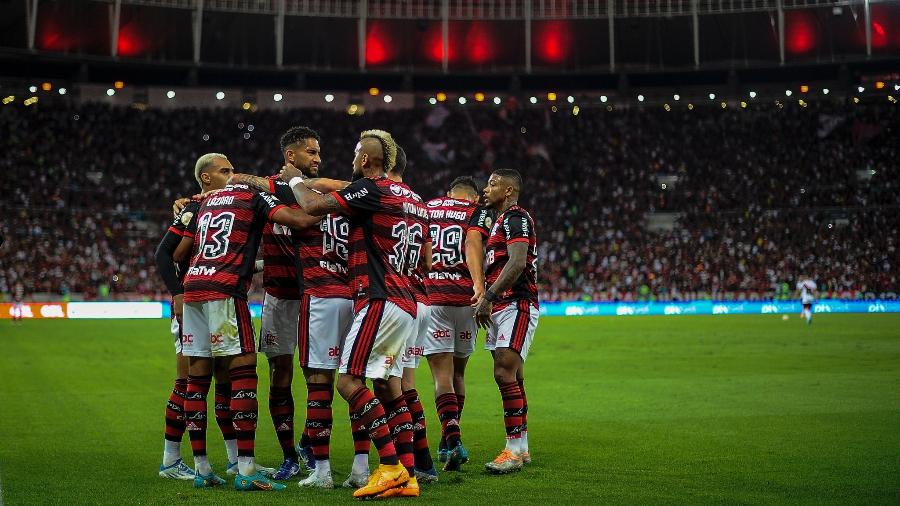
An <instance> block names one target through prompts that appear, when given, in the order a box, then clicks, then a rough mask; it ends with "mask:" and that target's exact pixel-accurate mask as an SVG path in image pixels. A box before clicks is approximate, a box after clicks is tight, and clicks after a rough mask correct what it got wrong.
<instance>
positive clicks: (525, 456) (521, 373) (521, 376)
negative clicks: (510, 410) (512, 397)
mask: <svg viewBox="0 0 900 506" xmlns="http://www.w3.org/2000/svg"><path fill="white" fill-rule="evenodd" d="M516 383H518V384H519V389H520V390H521V391H522V451H521V453H520V454H519V457H521V459H522V463H523V464H530V463H531V453H529V452H528V396H527V395H526V394H525V362H522V365H520V366H519V369H518V370H517V371H516Z"/></svg>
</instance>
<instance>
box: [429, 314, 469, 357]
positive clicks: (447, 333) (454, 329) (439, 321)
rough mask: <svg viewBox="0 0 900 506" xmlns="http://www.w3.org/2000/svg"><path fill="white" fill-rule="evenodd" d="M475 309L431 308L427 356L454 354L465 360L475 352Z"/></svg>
mask: <svg viewBox="0 0 900 506" xmlns="http://www.w3.org/2000/svg"><path fill="white" fill-rule="evenodd" d="M474 316H475V309H474V308H472V307H471V306H431V324H429V325H428V332H426V334H425V343H424V347H425V356H426V357H427V356H428V355H434V354H436V353H453V356H454V357H459V358H465V357H468V356H469V355H471V354H472V352H473V351H475V335H476V334H478V325H477V324H476V323H475V318H474Z"/></svg>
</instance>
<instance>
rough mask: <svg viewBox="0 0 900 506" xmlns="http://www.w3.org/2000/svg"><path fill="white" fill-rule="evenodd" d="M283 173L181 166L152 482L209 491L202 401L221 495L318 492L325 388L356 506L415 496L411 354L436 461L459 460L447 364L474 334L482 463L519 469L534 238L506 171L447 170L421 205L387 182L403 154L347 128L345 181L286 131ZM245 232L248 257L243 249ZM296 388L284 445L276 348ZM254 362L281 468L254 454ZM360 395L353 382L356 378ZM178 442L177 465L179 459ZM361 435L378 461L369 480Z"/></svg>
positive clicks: (524, 457)
mask: <svg viewBox="0 0 900 506" xmlns="http://www.w3.org/2000/svg"><path fill="white" fill-rule="evenodd" d="M281 151H282V154H283V155H284V167H282V169H281V171H280V172H279V173H276V174H274V175H272V176H270V177H258V176H252V175H248V174H236V173H234V168H233V167H232V165H231V163H230V162H229V161H228V159H227V157H226V156H225V155H223V154H218V153H209V154H206V155H203V156H201V157H200V159H199V160H197V163H196V166H195V170H194V176H195V178H196V180H197V182H198V183H199V184H200V187H201V190H202V193H201V195H200V197H198V198H195V199H193V200H187V199H181V200H179V201H178V202H176V210H178V213H177V216H176V218H175V221H174V223H173V224H172V226H171V227H170V228H169V230H168V232H167V233H166V235H165V237H163V239H162V241H161V243H160V245H159V247H158V249H157V253H156V263H157V266H158V268H159V272H160V274H161V276H162V278H163V280H164V281H165V283H166V286H167V288H168V289H169V291H170V292H171V293H172V296H173V312H174V315H175V318H174V319H173V323H172V327H173V333H174V334H175V336H176V338H175V347H176V351H177V355H178V359H177V363H178V377H177V379H176V380H175V388H174V389H173V391H172V394H171V396H170V397H169V400H168V405H167V408H166V420H165V423H166V428H165V447H164V453H163V463H162V465H161V466H160V471H159V475H160V476H162V477H166V478H176V479H183V480H193V481H194V486H196V487H214V486H220V485H224V484H225V480H223V479H222V478H221V477H219V476H218V475H217V474H216V473H215V472H214V470H213V468H212V466H211V464H210V462H209V461H208V459H207V453H206V428H207V395H208V393H209V390H210V385H211V383H212V380H213V377H215V417H216V422H217V424H218V425H219V428H220V429H221V432H222V436H223V438H224V440H225V446H226V451H227V456H228V463H227V469H226V472H227V473H228V474H231V475H235V478H234V487H235V489H237V490H244V491H246V490H281V489H284V488H285V485H283V484H281V483H278V481H281V480H287V479H290V478H291V477H293V476H295V475H297V474H298V473H299V472H300V468H301V464H302V465H304V466H305V467H306V468H307V469H309V471H310V472H309V476H308V477H306V478H305V479H303V480H301V481H300V483H299V484H300V486H303V487H321V488H333V487H334V483H333V480H332V473H331V463H330V460H329V443H330V438H331V428H332V421H333V412H332V402H333V397H334V389H335V386H336V387H337V391H338V393H339V394H340V395H341V397H343V398H344V399H345V400H346V401H347V403H348V405H349V417H350V421H351V431H352V437H353V441H354V448H355V453H356V455H355V457H354V460H353V465H352V470H351V473H350V476H349V477H348V478H347V480H346V481H344V482H343V485H344V486H345V487H350V488H354V489H356V490H355V492H354V494H353V496H354V497H356V498H361V499H368V498H386V497H416V496H418V495H419V494H420V488H419V482H420V481H421V482H433V481H436V480H437V479H438V474H437V471H436V470H435V465H434V463H433V461H432V457H431V453H430V450H429V447H428V441H427V438H426V431H425V427H426V423H425V414H424V412H423V409H422V405H421V403H420V402H419V394H418V393H417V391H416V385H415V375H414V373H415V370H416V367H417V366H418V365H419V360H420V358H421V357H422V356H423V355H424V356H425V357H426V360H427V362H428V364H429V366H430V368H431V371H432V375H433V377H434V381H435V397H436V407H437V415H438V418H439V420H440V422H441V434H442V436H441V443H440V448H439V451H438V456H439V460H440V461H441V462H443V463H444V467H443V469H444V471H457V470H459V469H460V467H461V466H462V465H463V464H465V463H466V462H467V461H468V458H469V456H468V452H467V451H466V448H465V446H463V443H462V439H461V430H460V417H461V415H462V411H463V406H464V401H465V384H464V373H465V367H466V362H467V360H468V357H469V356H470V355H471V354H472V352H473V351H474V348H475V336H476V334H477V331H478V327H482V328H485V329H487V338H486V342H485V348H486V349H488V350H490V351H491V353H492V355H493V358H494V377H495V380H496V382H497V385H498V386H499V389H500V392H501V396H502V399H503V411H504V421H505V425H506V447H505V448H504V449H503V451H502V452H501V453H500V455H499V456H498V457H497V458H496V459H494V460H493V461H491V462H488V463H487V464H486V465H485V467H486V469H487V471H488V472H491V473H498V474H502V473H508V472H511V471H516V470H519V469H521V468H522V466H523V464H525V463H528V462H530V460H531V457H530V455H529V452H528V436H527V434H528V432H527V413H528V403H527V400H526V397H525V387H524V369H523V364H524V361H525V359H526V358H527V356H528V350H529V348H530V346H531V342H532V339H533V336H534V331H535V328H536V327H537V323H538V315H539V312H538V299H537V287H536V275H537V238H536V235H535V228H534V221H533V220H532V218H531V216H530V215H529V214H528V212H527V211H525V210H524V209H522V208H521V207H519V206H518V204H517V200H518V196H519V192H520V191H521V189H522V179H521V177H520V175H519V174H518V172H516V171H514V170H497V171H495V172H494V173H493V174H491V176H490V179H489V180H488V183H487V186H486V187H485V188H484V190H483V195H482V196H483V204H484V205H483V206H481V205H479V200H480V199H479V197H480V196H479V191H478V188H477V186H476V183H475V182H474V180H473V179H472V178H469V177H460V178H457V179H456V180H454V181H453V182H452V183H451V184H450V187H449V188H448V191H447V194H446V196H444V197H440V198H435V199H432V200H429V201H424V200H422V198H420V197H419V195H418V194H416V193H415V192H413V191H412V190H411V189H410V187H409V186H407V185H406V184H405V183H404V182H403V176H404V170H405V169H406V155H405V153H404V151H403V150H402V148H400V147H399V146H398V145H397V143H396V142H395V141H394V139H393V138H392V137H391V135H390V134H389V133H388V132H385V131H382V130H369V131H365V132H363V133H362V134H361V136H360V139H359V142H358V144H357V145H356V148H355V156H354V158H353V172H352V182H347V181H341V180H337V179H325V178H321V177H318V176H319V174H318V172H319V165H320V163H321V158H320V150H319V136H318V134H316V132H314V131H313V130H311V129H309V128H306V127H293V128H291V129H289V130H288V131H287V132H286V133H285V134H284V135H283V136H282V138H281ZM260 242H262V250H263V260H262V261H257V260H256V255H257V250H258V248H259V245H260ZM259 270H262V272H263V278H264V280H263V284H264V288H265V292H266V295H265V300H264V304H263V312H262V324H261V331H260V333H259V335H258V343H257V336H256V334H255V333H254V329H253V323H252V320H251V316H250V311H249V308H248V304H247V291H248V288H249V285H250V281H251V278H252V276H253V274H254V272H258V271H259ZM295 351H296V352H297V354H298V357H299V363H300V367H301V369H302V371H303V375H304V378H305V380H306V387H307V406H306V424H305V429H304V431H303V433H302V435H301V437H300V441H299V443H298V445H297V446H296V447H295V445H294V403H293V397H292V394H291V383H292V379H293V357H294V353H295ZM257 352H261V353H265V354H266V357H267V358H268V362H269V372H270V379H271V387H270V390H269V411H270V414H271V417H272V422H273V424H274V427H275V432H276V434H277V438H278V441H279V443H280V445H281V448H282V451H283V453H284V462H283V463H282V464H281V466H280V467H279V468H278V469H271V468H264V467H262V466H259V465H257V464H256V462H255V459H254V438H255V432H256V424H257V419H258V401H257V374H256V353H257ZM367 378H368V379H370V380H371V384H372V387H373V390H374V393H373V390H369V388H368V386H367V384H366V379H367ZM185 430H186V431H187V432H188V434H189V438H190V441H191V448H192V450H193V454H194V469H191V468H190V467H189V466H187V465H186V464H185V463H184V462H183V461H182V459H181V454H180V445H181V438H182V436H183V434H184V432H185ZM371 443H374V444H375V446H376V449H377V451H378V458H379V465H378V467H377V468H375V469H374V471H372V472H371V473H370V469H369V462H368V456H369V449H370V444H371Z"/></svg>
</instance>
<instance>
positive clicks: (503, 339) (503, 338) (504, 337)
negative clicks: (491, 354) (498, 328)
mask: <svg viewBox="0 0 900 506" xmlns="http://www.w3.org/2000/svg"><path fill="white" fill-rule="evenodd" d="M506 340H507V339H506V335H505V334H500V337H498V338H497V342H501V341H506Z"/></svg>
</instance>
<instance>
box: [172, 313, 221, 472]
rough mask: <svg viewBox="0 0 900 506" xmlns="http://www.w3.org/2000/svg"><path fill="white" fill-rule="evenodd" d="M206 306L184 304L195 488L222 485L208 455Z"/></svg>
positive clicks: (186, 403) (209, 358)
mask: <svg viewBox="0 0 900 506" xmlns="http://www.w3.org/2000/svg"><path fill="white" fill-rule="evenodd" d="M207 304H208V303H207V302H185V303H184V317H183V320H182V321H183V323H184V329H183V331H182V346H183V348H182V353H183V354H184V355H185V356H187V357H188V360H189V363H188V377H187V393H186V394H185V399H184V421H185V424H186V430H187V433H188V436H189V437H190V440H191V450H192V451H193V454H194V486H195V487H198V488H205V487H215V486H219V485H223V484H224V483H225V480H223V479H222V478H220V477H218V476H216V474H215V473H214V472H213V470H212V466H210V464H209V458H208V457H207V454H206V426H207V406H206V397H207V395H209V387H210V383H212V373H213V359H212V351H211V343H210V340H211V336H210V332H209V321H208V318H207V314H208V311H207V309H208V308H207Z"/></svg>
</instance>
